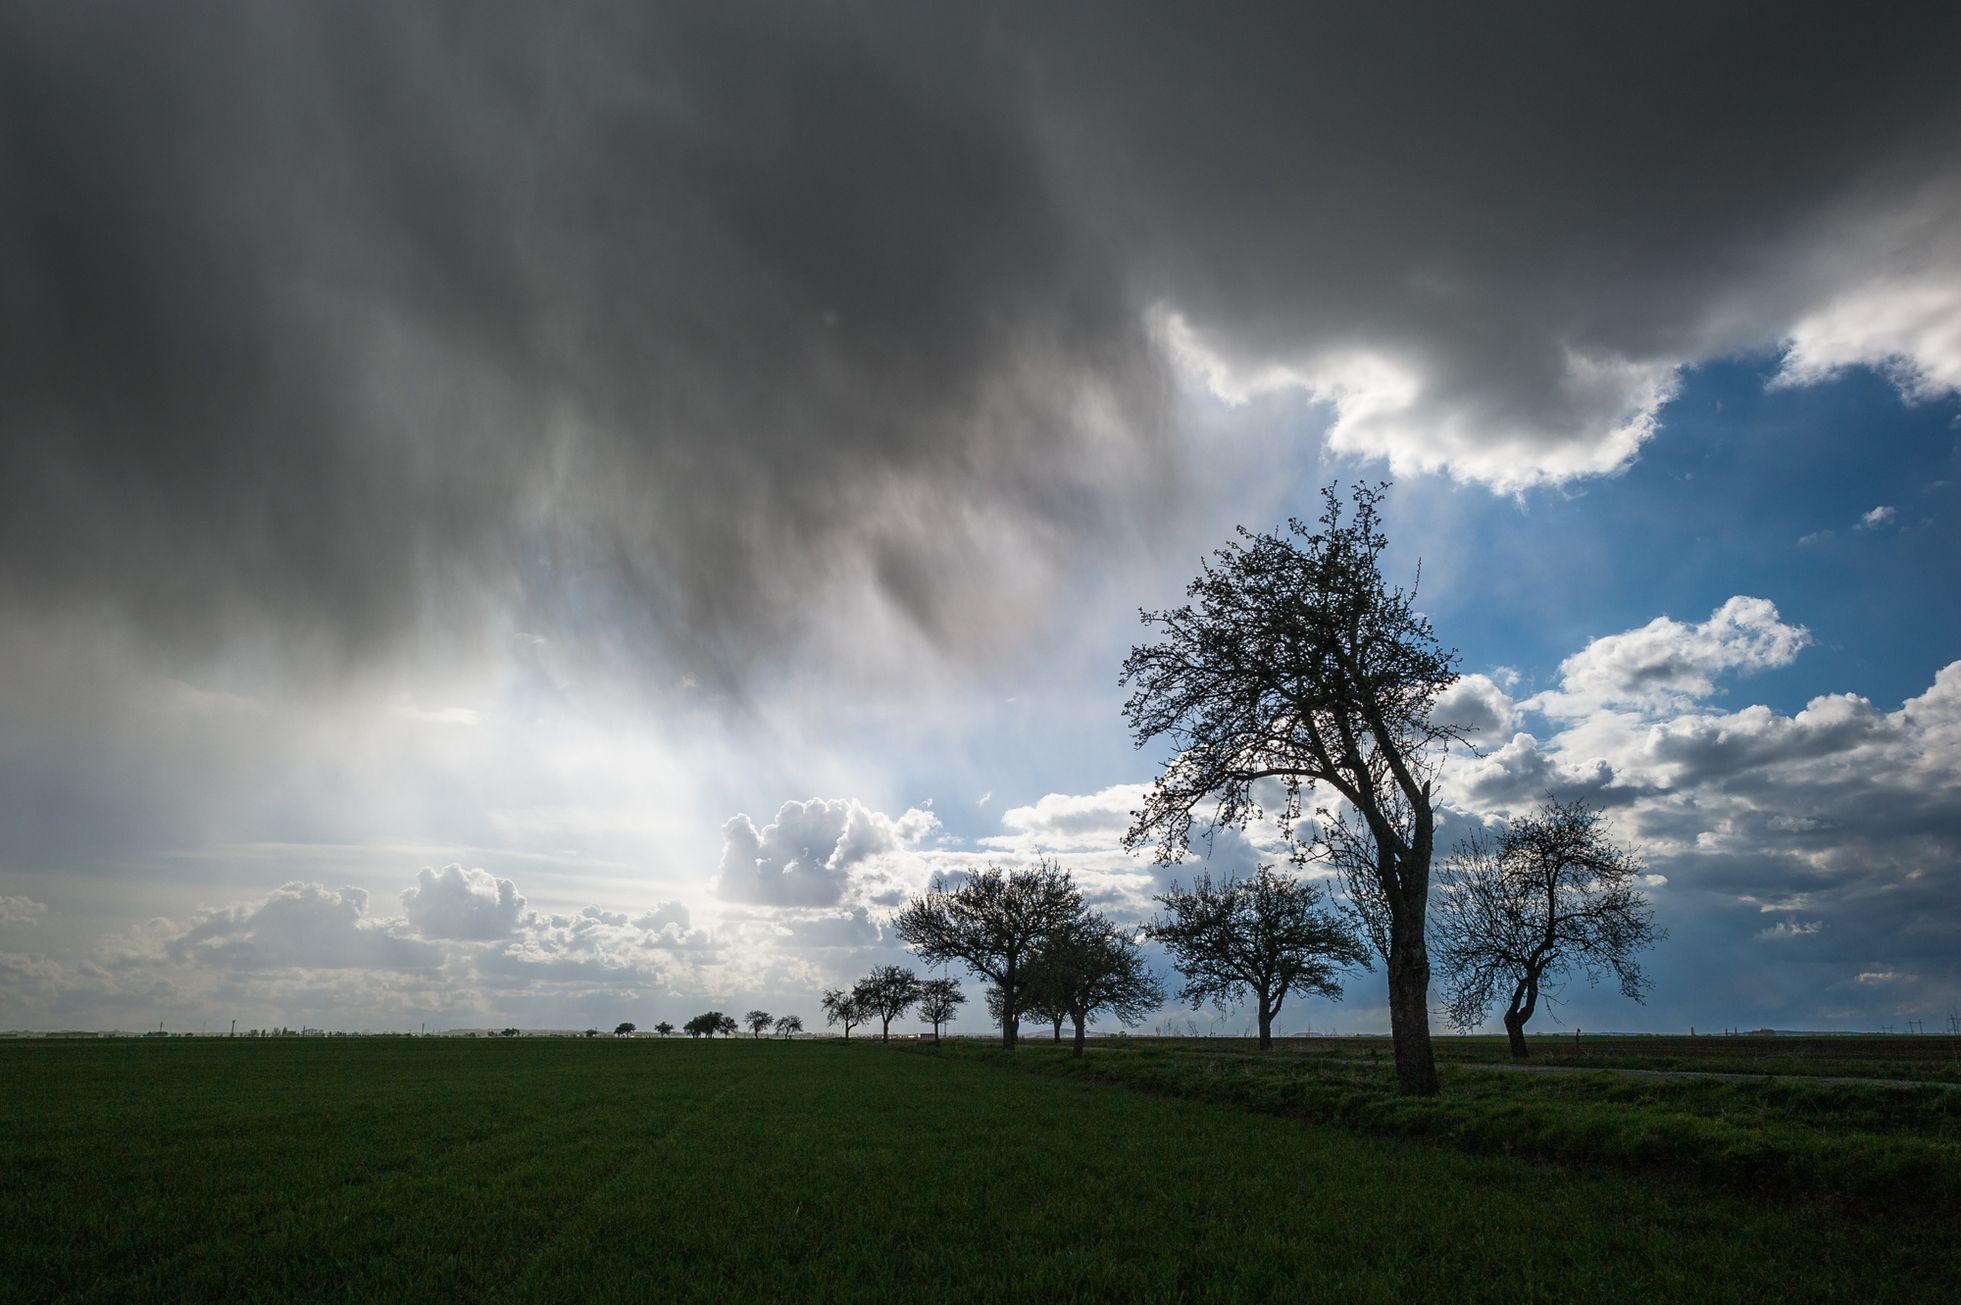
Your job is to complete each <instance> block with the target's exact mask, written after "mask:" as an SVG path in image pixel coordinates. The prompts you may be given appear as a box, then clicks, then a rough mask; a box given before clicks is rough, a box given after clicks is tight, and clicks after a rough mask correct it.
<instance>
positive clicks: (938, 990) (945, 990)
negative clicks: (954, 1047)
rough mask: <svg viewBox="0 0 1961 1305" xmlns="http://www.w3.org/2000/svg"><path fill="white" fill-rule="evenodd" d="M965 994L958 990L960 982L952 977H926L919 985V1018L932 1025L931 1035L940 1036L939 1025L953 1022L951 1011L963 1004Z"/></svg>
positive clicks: (965, 999) (964, 1002)
mask: <svg viewBox="0 0 1961 1305" xmlns="http://www.w3.org/2000/svg"><path fill="white" fill-rule="evenodd" d="M966 1001H967V994H966V993H964V992H962V991H960V984H959V983H958V982H956V981H955V980H953V979H928V980H926V982H924V983H922V984H920V985H919V1018H920V1019H923V1020H925V1021H926V1022H927V1023H929V1024H931V1025H932V1026H933V1037H934V1038H935V1039H937V1038H938V1037H939V1036H940V1026H941V1025H942V1024H951V1023H952V1022H953V1012H954V1010H955V1009H956V1008H958V1007H960V1006H962V1005H965V1004H966Z"/></svg>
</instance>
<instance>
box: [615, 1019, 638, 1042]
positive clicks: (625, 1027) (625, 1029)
mask: <svg viewBox="0 0 1961 1305" xmlns="http://www.w3.org/2000/svg"><path fill="white" fill-rule="evenodd" d="M633 1030H634V1023H633V1021H632V1020H622V1021H621V1022H620V1023H619V1024H618V1025H617V1026H616V1027H615V1028H614V1029H613V1036H614V1037H616V1038H630V1037H632V1036H633Z"/></svg>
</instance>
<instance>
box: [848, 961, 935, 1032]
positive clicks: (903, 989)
mask: <svg viewBox="0 0 1961 1305" xmlns="http://www.w3.org/2000/svg"><path fill="white" fill-rule="evenodd" d="M851 997H852V1000H853V1001H855V1002H856V1003H857V1004H858V1009H859V1010H861V1011H863V1012H865V1018H866V1019H867V1020H871V1019H876V1020H877V1021H878V1040H879V1041H880V1042H890V1041H891V1040H892V1021H893V1020H895V1019H897V1018H899V1016H901V1015H903V1014H905V1013H906V1008H907V1007H909V1006H911V1005H912V1004H913V1003H914V1002H916V1001H918V1000H919V976H918V975H917V974H914V973H913V972H912V971H911V970H908V969H907V968H906V967H905V966H903V965H881V966H879V967H878V968H877V969H875V970H873V971H872V972H871V973H870V974H867V975H866V976H865V977H864V978H862V979H860V980H858V983H857V986H855V987H854V988H852V990H851Z"/></svg>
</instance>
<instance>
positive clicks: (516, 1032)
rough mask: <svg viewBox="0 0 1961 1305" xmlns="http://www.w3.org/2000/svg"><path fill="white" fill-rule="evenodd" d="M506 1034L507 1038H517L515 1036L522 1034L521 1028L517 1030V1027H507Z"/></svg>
mask: <svg viewBox="0 0 1961 1305" xmlns="http://www.w3.org/2000/svg"><path fill="white" fill-rule="evenodd" d="M504 1036H505V1037H507V1038H515V1037H518V1036H520V1033H519V1030H517V1029H505V1030H504Z"/></svg>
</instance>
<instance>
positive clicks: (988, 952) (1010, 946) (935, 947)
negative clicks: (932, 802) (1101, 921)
mask: <svg viewBox="0 0 1961 1305" xmlns="http://www.w3.org/2000/svg"><path fill="white" fill-rule="evenodd" d="M1082 909H1083V895H1082V893H1081V892H1079V891H1078V890H1077V888H1076V885H1075V882H1074V881H1073V880H1071V879H1070V877H1069V872H1068V871H1066V870H1064V869H1063V868H1062V866H1061V864H1060V863H1058V862H1056V861H1054V860H1052V859H1049V858H1044V859H1042V860H1040V861H1038V862H1036V863H1035V865H1034V866H1033V867H1032V868H1031V869H1027V870H1002V869H1000V868H998V867H995V866H991V865H990V866H988V867H987V868H986V869H984V870H980V871H977V872H975V873H974V874H973V875H972V876H971V877H969V878H968V879H967V881H966V882H965V883H962V884H960V885H959V886H957V887H955V886H953V885H952V884H950V883H949V881H948V880H946V879H945V878H944V877H939V876H936V877H935V878H934V880H933V884H932V887H931V889H930V890H929V891H928V892H927V893H926V895H925V896H923V897H916V898H914V899H913V900H912V901H911V902H910V903H908V904H907V905H906V907H905V909H904V910H902V911H900V912H899V913H898V915H896V916H895V917H893V921H892V924H893V928H894V930H895V931H896V932H897V933H898V935H899V937H900V938H901V939H903V940H904V941H905V942H907V943H910V944H911V945H912V947H913V948H914V949H915V950H916V951H917V952H918V953H919V957H920V959H921V960H923V961H925V962H926V963H927V964H928V965H939V964H941V963H943V962H946V961H959V962H961V963H962V964H963V965H965V966H966V967H967V968H968V969H970V970H972V971H973V972H974V973H975V974H976V975H978V976H980V977H981V978H983V979H987V980H990V981H991V982H992V983H993V984H994V986H995V987H996V988H997V989H998V990H999V992H1000V996H1001V1002H1000V1012H999V1018H1000V1023H1001V1045H1002V1046H1004V1047H1007V1048H1009V1049H1012V1048H1013V1047H1014V1045H1015V1033H1016V1029H1017V1027H1018V1025H1019V1021H1020V1015H1021V1001H1022V997H1023V995H1024V994H1023V989H1024V988H1025V987H1026V984H1027V979H1026V976H1025V975H1024V974H1023V973H1022V968H1023V967H1024V966H1025V965H1026V964H1027V962H1028V959H1029V957H1031V956H1033V955H1034V953H1035V950H1036V948H1037V947H1038V946H1039V945H1040V943H1041V941H1042V940H1043V939H1044V938H1046V937H1048V936H1049V934H1051V933H1053V932H1054V931H1055V930H1057V929H1059V928H1061V927H1062V926H1063V925H1065V924H1067V923H1068V922H1069V921H1070V920H1073V919H1075V918H1076V916H1077V915H1079V914H1080V913H1081V912H1082Z"/></svg>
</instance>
